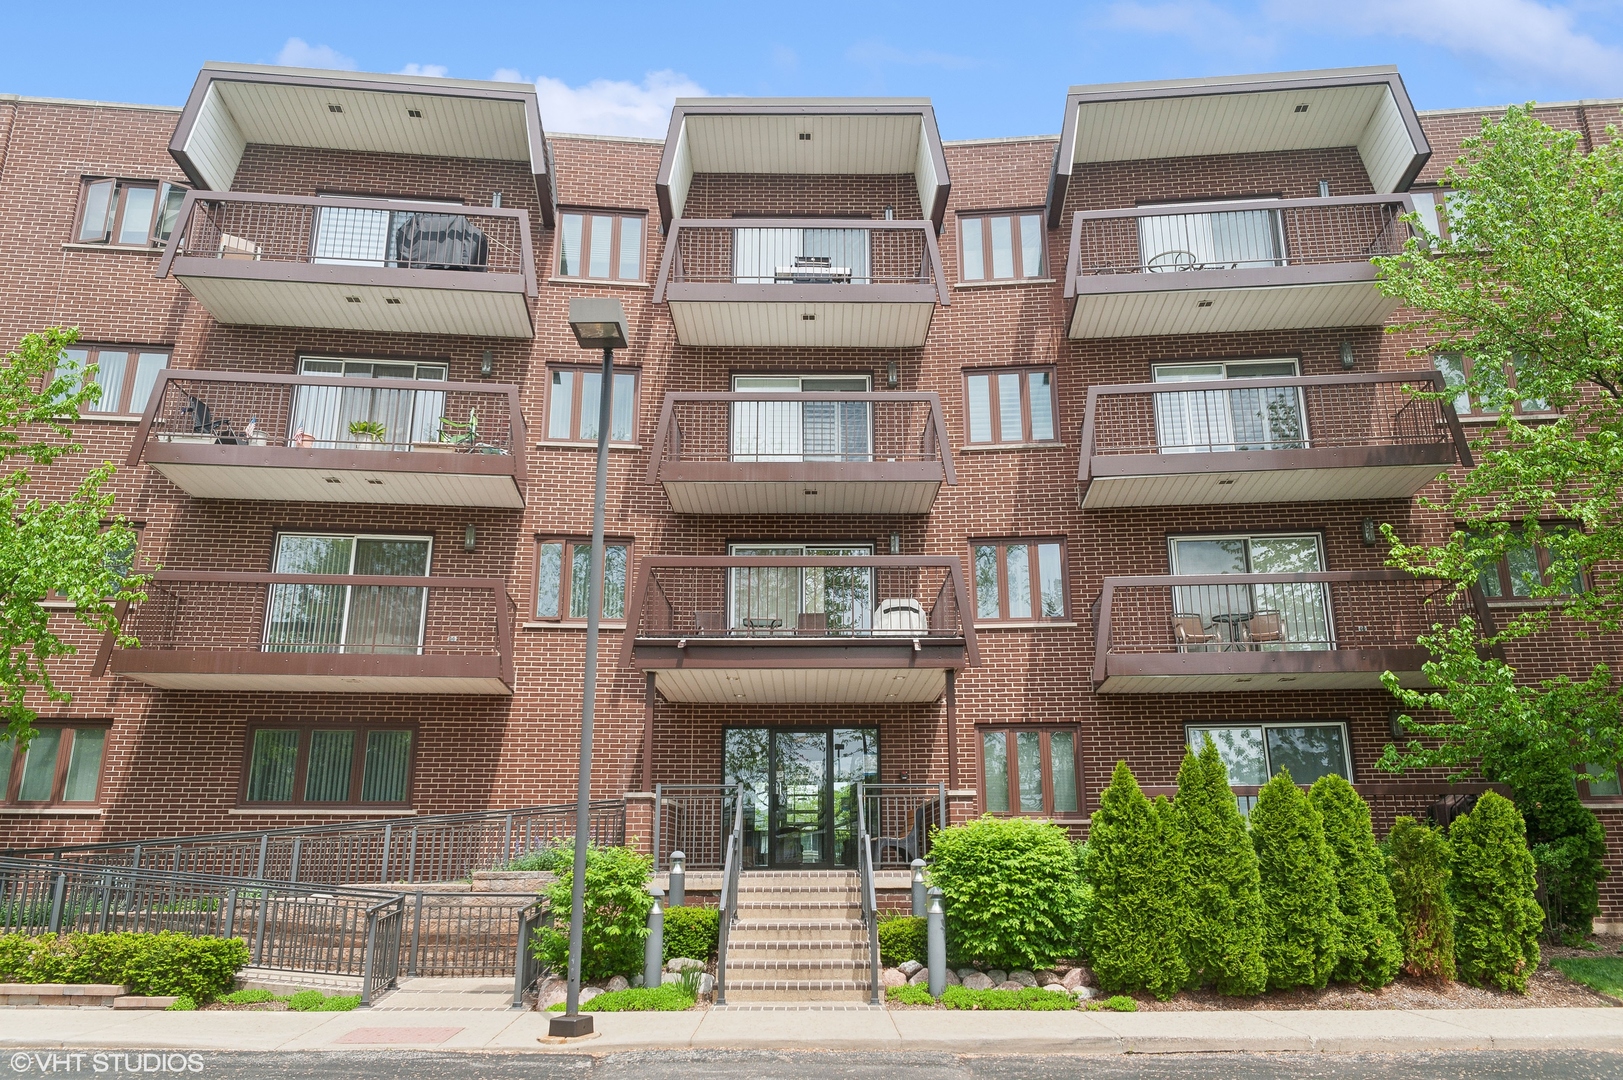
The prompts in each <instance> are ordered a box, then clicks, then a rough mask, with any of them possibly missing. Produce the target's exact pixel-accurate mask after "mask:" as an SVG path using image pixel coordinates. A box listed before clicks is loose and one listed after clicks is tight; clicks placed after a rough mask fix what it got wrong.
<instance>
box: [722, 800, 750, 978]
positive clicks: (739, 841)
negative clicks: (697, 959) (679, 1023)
mask: <svg viewBox="0 0 1623 1080" xmlns="http://www.w3.org/2000/svg"><path fill="white" fill-rule="evenodd" d="M743 861H744V785H743V783H740V784H739V785H738V794H737V798H736V799H735V800H734V803H733V831H732V833H731V834H729V835H728V837H727V857H726V859H725V861H723V862H722V864H721V905H720V912H719V920H718V926H717V929H716V1004H717V1005H725V1004H727V939H728V937H729V936H730V931H731V928H732V923H733V920H734V919H736V918H738V869H739V864H740V863H742V862H743Z"/></svg>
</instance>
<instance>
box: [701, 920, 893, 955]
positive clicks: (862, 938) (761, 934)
mask: <svg viewBox="0 0 1623 1080" xmlns="http://www.w3.org/2000/svg"><path fill="white" fill-rule="evenodd" d="M867 940H868V930H867V927H865V926H863V925H862V920H861V919H740V920H739V921H738V922H736V923H734V924H733V926H732V929H731V930H730V931H729V932H728V934H727V942H728V948H731V947H732V946H733V944H735V943H739V942H746V941H843V942H847V943H852V944H854V943H857V942H866V941H867Z"/></svg>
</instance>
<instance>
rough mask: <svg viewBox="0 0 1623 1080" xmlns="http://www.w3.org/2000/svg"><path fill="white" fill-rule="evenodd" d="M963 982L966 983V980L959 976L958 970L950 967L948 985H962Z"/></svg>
mask: <svg viewBox="0 0 1623 1080" xmlns="http://www.w3.org/2000/svg"><path fill="white" fill-rule="evenodd" d="M963 984H964V981H963V980H962V979H960V978H959V977H958V973H957V972H956V971H954V970H952V968H948V969H947V985H948V986H962V985H963Z"/></svg>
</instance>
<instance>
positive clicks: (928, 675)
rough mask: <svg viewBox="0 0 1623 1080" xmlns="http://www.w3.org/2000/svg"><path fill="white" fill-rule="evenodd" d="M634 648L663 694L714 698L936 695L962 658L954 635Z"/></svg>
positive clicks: (850, 699)
mask: <svg viewBox="0 0 1623 1080" xmlns="http://www.w3.org/2000/svg"><path fill="white" fill-rule="evenodd" d="M633 655H634V661H633V662H634V665H635V666H636V667H637V668H639V669H643V670H649V671H653V672H654V685H655V687H656V688H657V689H658V690H659V692H660V694H661V695H663V696H664V697H665V699H666V700H668V701H692V702H713V703H717V704H734V703H737V704H745V703H756V704H780V703H790V702H810V703H842V702H847V703H857V702H865V703H870V704H883V703H885V702H895V703H902V702H914V703H917V702H928V701H935V700H937V699H938V698H940V697H941V695H942V694H943V693H944V692H945V691H946V686H947V669H948V668H961V667H963V666H964V665H965V646H964V642H963V639H961V638H959V639H944V638H936V639H933V640H931V639H920V641H919V646H918V648H915V647H914V644H913V639H911V638H907V637H903V638H896V639H878V638H874V639H867V638H865V639H861V640H859V641H853V640H851V639H841V638H809V639H807V638H802V639H781V640H778V641H771V640H765V639H753V640H739V639H731V638H712V639H701V638H689V639H687V640H686V643H685V644H683V645H681V646H679V645H678V643H677V642H676V641H673V640H666V639H660V640H655V641H649V640H646V639H639V640H638V641H637V642H636V645H635V651H634V654H633Z"/></svg>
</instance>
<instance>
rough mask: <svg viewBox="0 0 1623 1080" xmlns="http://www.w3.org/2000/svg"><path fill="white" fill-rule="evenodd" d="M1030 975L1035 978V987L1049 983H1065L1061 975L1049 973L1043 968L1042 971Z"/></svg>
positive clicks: (1054, 972) (1055, 972) (1053, 972)
mask: <svg viewBox="0 0 1623 1080" xmlns="http://www.w3.org/2000/svg"><path fill="white" fill-rule="evenodd" d="M1032 974H1033V975H1035V976H1037V985H1038V986H1047V985H1048V984H1049V983H1057V982H1064V981H1065V978H1064V976H1063V975H1061V974H1060V973H1059V972H1057V971H1050V970H1049V969H1048V968H1043V969H1041V970H1039V971H1033V972H1032Z"/></svg>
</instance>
